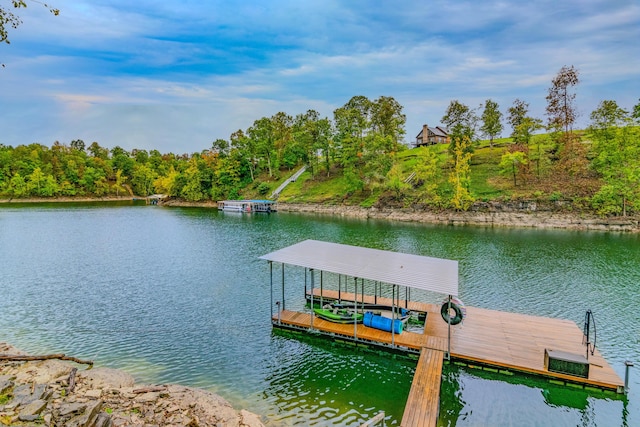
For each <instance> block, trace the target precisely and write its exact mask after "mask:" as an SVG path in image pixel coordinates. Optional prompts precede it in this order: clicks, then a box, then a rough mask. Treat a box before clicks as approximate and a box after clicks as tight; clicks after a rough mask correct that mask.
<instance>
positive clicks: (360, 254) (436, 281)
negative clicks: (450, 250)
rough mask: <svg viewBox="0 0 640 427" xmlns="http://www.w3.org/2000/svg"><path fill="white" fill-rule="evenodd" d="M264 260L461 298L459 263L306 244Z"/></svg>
mask: <svg viewBox="0 0 640 427" xmlns="http://www.w3.org/2000/svg"><path fill="white" fill-rule="evenodd" d="M260 259H264V260H267V261H273V262H279V263H282V264H289V265H296V266H299V267H305V268H312V269H314V270H322V271H328V272H331V273H337V274H343V275H346V276H351V277H357V278H359V279H368V280H374V281H378V282H384V283H388V284H392V285H400V286H407V287H409V288H414V289H422V290H426V291H433V292H438V293H441V294H445V295H452V296H457V295H458V261H452V260H448V259H442V258H432V257H427V256H422V255H411V254H404V253H400V252H392V251H383V250H380V249H370V248H363V247H359V246H350V245H342V244H339V243H329V242H321V241H318V240H304V241H302V242H300V243H296V244H295V245H291V246H288V247H286V248H282V249H280V250H277V251H275V252H271V253H269V254H266V255H263V256H261V257H260Z"/></svg>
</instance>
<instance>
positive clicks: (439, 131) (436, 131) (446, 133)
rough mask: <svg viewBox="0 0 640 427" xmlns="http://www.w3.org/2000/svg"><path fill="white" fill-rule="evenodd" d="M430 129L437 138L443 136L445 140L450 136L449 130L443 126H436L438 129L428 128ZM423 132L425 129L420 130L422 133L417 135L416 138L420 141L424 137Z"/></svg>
mask: <svg viewBox="0 0 640 427" xmlns="http://www.w3.org/2000/svg"><path fill="white" fill-rule="evenodd" d="M428 129H429V132H430V133H432V134H434V135H435V136H441V137H444V138H446V137H447V136H449V131H448V130H447V128H444V127H442V126H436V127H431V126H428ZM423 132H424V128H422V129H420V133H418V134H417V135H416V138H418V139H419V138H421V137H424V136H423V135H422V133H423Z"/></svg>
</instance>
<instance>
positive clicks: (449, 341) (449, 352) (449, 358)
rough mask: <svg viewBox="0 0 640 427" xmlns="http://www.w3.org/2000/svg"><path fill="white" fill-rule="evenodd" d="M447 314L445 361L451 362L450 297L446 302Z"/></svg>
mask: <svg viewBox="0 0 640 427" xmlns="http://www.w3.org/2000/svg"><path fill="white" fill-rule="evenodd" d="M447 304H448V307H447V313H449V320H448V321H447V324H448V325H447V354H445V356H446V359H447V360H451V295H449V299H448V301H447Z"/></svg>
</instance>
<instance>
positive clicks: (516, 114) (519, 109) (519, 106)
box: [507, 99, 529, 144]
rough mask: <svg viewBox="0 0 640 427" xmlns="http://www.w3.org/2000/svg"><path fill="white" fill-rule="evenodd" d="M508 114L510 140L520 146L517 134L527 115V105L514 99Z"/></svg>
mask: <svg viewBox="0 0 640 427" xmlns="http://www.w3.org/2000/svg"><path fill="white" fill-rule="evenodd" d="M508 113H509V115H508V116H507V122H508V123H509V125H511V138H513V141H514V142H515V143H516V144H520V143H522V141H519V140H518V136H519V135H518V132H519V129H521V126H520V125H521V124H522V121H523V120H524V119H525V117H527V114H528V113H529V104H528V103H526V102H524V101H522V100H521V99H516V100H514V101H513V105H512V106H511V107H509V109H508Z"/></svg>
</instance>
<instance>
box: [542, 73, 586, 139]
mask: <svg viewBox="0 0 640 427" xmlns="http://www.w3.org/2000/svg"><path fill="white" fill-rule="evenodd" d="M578 74H579V73H578V70H577V69H576V68H575V67H574V66H573V65H572V66H570V67H567V66H566V65H565V66H563V67H562V68H561V69H560V71H559V72H558V74H557V75H556V77H555V78H554V79H553V80H552V81H551V87H550V88H549V94H548V95H547V98H546V99H547V117H548V118H549V127H550V128H551V129H555V130H561V129H564V132H565V134H568V133H569V131H570V130H571V129H572V125H573V123H574V122H575V121H576V118H577V115H578V113H577V111H576V107H575V106H574V100H575V98H576V94H575V93H571V91H570V90H571V87H573V86H575V85H577V84H578V83H580V79H579V78H578Z"/></svg>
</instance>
